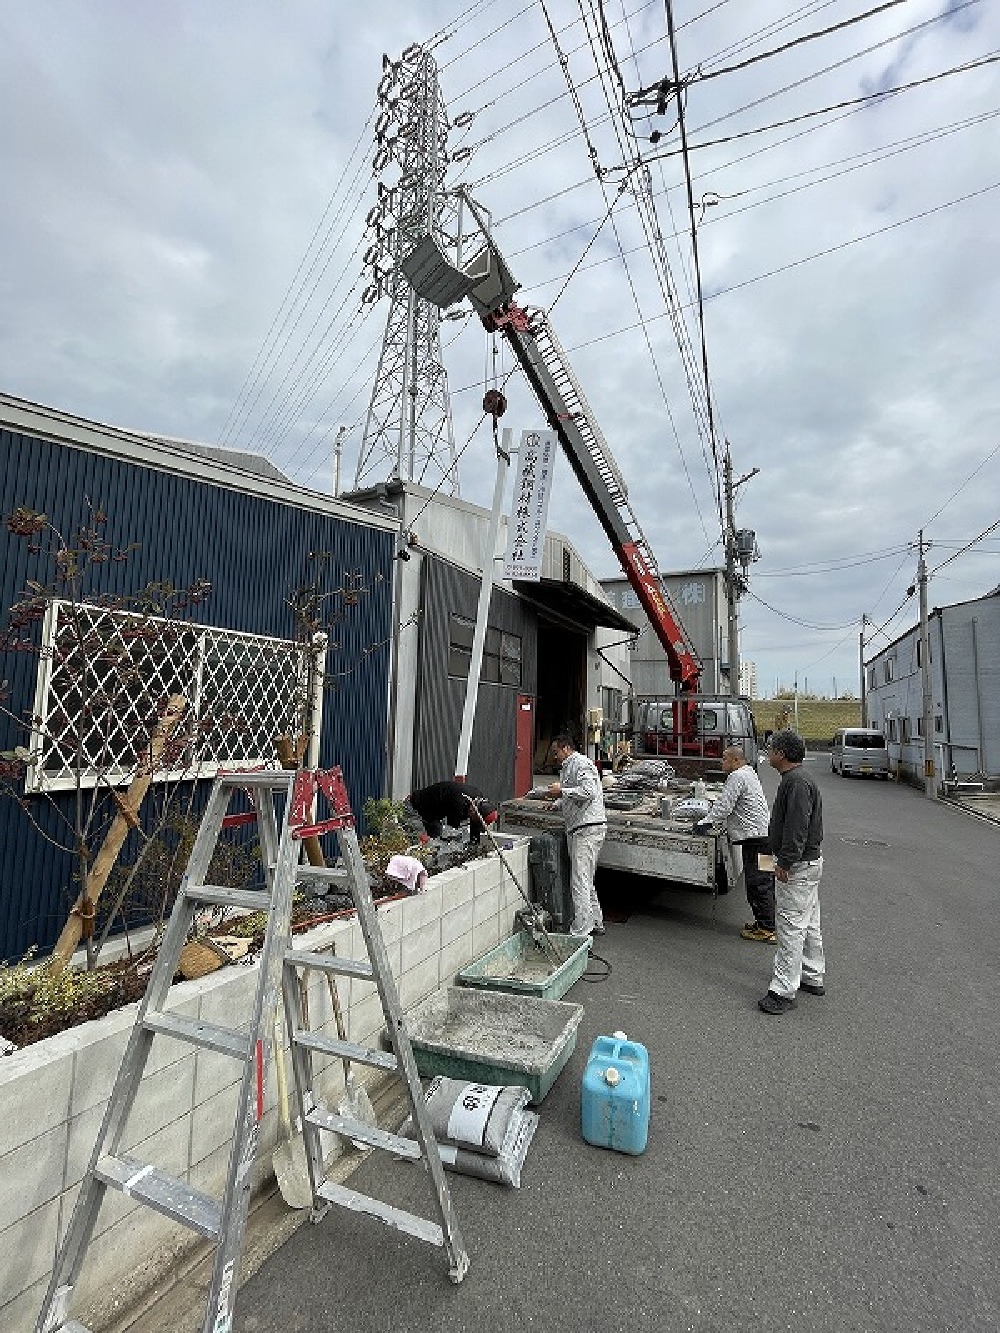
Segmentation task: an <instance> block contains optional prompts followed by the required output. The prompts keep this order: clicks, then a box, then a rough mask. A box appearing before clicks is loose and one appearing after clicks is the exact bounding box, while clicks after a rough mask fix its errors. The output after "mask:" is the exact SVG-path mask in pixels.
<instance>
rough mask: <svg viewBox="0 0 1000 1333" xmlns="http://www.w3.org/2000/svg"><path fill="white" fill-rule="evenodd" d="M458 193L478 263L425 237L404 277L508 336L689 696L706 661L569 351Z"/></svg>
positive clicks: (439, 302) (426, 294)
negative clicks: (526, 305) (523, 297)
mask: <svg viewBox="0 0 1000 1333" xmlns="http://www.w3.org/2000/svg"><path fill="white" fill-rule="evenodd" d="M460 193H461V197H462V201H463V203H464V204H465V205H467V207H468V208H469V210H470V212H471V213H472V216H473V218H474V219H475V222H476V225H477V229H478V241H479V248H478V250H477V251H476V253H475V255H474V256H473V258H472V259H471V260H470V261H469V263H468V264H465V265H463V266H458V265H457V264H452V263H451V262H450V261H449V260H448V259H447V258H446V256H445V255H444V254H443V252H442V251H441V248H440V246H439V245H438V243H437V241H436V240H435V238H434V237H433V236H430V235H427V236H425V237H423V239H422V240H421V241H420V242H419V243H418V244H417V245H416V246H415V247H414V249H413V250H412V251H411V252H410V254H409V255H408V256H407V257H406V258H405V259H404V260H403V263H402V268H403V272H404V274H405V275H406V277H407V280H408V281H409V282H410V284H411V286H412V287H413V289H414V290H415V291H416V293H417V295H418V296H421V297H423V298H424V299H426V300H428V301H430V302H431V303H432V304H434V305H436V306H438V307H439V308H440V309H445V308H447V307H448V306H451V305H455V304H457V302H459V301H462V300H464V299H465V298H466V297H468V298H469V300H470V301H471V303H472V306H473V308H474V309H475V311H476V313H477V314H478V315H479V316H480V318H481V319H482V321H483V323H484V325H485V326H486V328H487V329H488V330H490V331H493V330H500V331H501V332H502V333H503V335H504V337H505V338H506V339H507V341H508V343H509V344H510V346H511V349H512V350H513V352H514V355H515V356H516V357H517V360H518V363H519V364H520V366H521V369H522V370H523V371H524V374H525V376H526V377H527V380H528V383H529V384H530V385H531V387H532V389H533V390H534V392H535V396H536V398H537V399H538V402H539V405H540V406H541V408H542V411H543V412H544V413H545V417H546V419H547V421H548V423H549V426H550V427H551V428H552V429H553V430H554V431H555V432H556V434H557V436H558V437H559V442H560V444H561V445H562V447H563V450H564V452H565V454H566V456H567V458H568V459H569V461H570V465H571V466H572V468H573V471H574V472H575V473H576V476H577V479H578V480H579V482H580V485H581V486H582V487H583V490H584V493H585V495H586V496H587V498H588V499H589V501H590V503H591V506H592V507H593V510H594V513H595V514H596V515H597V518H598V520H599V522H600V524H601V526H602V527H603V528H604V531H605V532H606V533H607V535H608V540H609V541H610V542H611V546H612V549H613V550H614V552H615V555H616V556H617V557H618V561H619V563H620V564H621V567H622V570H623V571H624V573H625V576H626V578H627V579H628V581H629V583H630V584H631V585H632V587H633V589H634V590H635V594H636V596H637V597H638V599H639V602H640V605H641V606H642V608H643V610H644V611H645V612H646V615H647V616H648V617H649V621H650V624H651V625H652V626H653V630H654V631H655V633H656V636H657V638H658V639H659V641H660V643H661V644H662V645H663V647H664V650H665V651H666V654H667V661H668V662H669V666H670V676H671V679H672V680H674V681H676V682H677V684H678V686H679V688H680V690H681V691H682V692H684V693H687V692H689V691H696V690H697V689H698V684H699V681H700V678H701V661H700V659H699V658H698V655H697V653H696V652H695V651H694V648H693V646H692V644H691V641H690V640H689V638H688V636H687V633H686V632H685V630H684V628H683V625H682V624H681V621H680V618H679V616H678V615H677V613H676V611H675V610H674V608H673V606H672V604H671V602H670V597H669V594H668V593H667V590H666V588H665V587H664V586H663V580H662V578H661V577H660V571H659V568H658V566H657V563H656V557H655V556H654V555H653V552H652V549H651V548H650V545H649V543H648V542H647V540H646V538H645V535H644V534H643V531H642V528H641V527H640V526H639V520H638V519H637V518H636V516H635V513H634V511H633V509H632V506H631V504H630V502H629V498H628V488H627V486H626V485H625V481H624V479H623V478H622V475H621V472H620V471H619V470H618V465H617V463H616V462H615V460H614V457H613V455H612V453H611V450H610V448H609V447H608V444H607V441H606V440H605V438H604V436H603V434H602V433H601V428H600V426H599V425H598V423H597V421H596V419H595V417H594V414H593V412H592V411H591V409H590V406H589V404H588V403H587V400H586V398H585V397H584V393H583V390H582V388H581V387H580V385H579V382H578V381H577V379H576V376H575V375H574V374H573V370H572V368H571V366H570V364H569V361H568V359H567V357H566V353H565V352H564V351H563V349H562V347H561V346H560V345H559V341H558V339H557V338H556V335H555V333H554V331H553V329H552V326H551V324H550V323H549V320H548V318H547V316H546V314H545V312H544V311H542V310H531V311H528V310H525V309H523V308H522V307H521V306H518V305H516V304H515V302H514V299H513V298H514V293H515V292H516V291H517V290H518V287H519V285H520V284H519V283H517V282H516V281H515V279H514V277H513V275H512V274H511V272H510V270H509V269H508V267H507V265H506V263H505V261H504V260H503V258H502V257H501V255H500V254H499V252H498V251H497V249H496V247H495V246H494V244H493V241H492V239H491V238H490V234H489V230H488V227H487V224H486V221H485V218H484V215H483V212H482V210H481V209H480V208H479V206H478V205H477V204H476V203H475V202H474V201H473V200H472V199H470V198H469V196H468V194H466V193H465V192H464V191H462V192H460Z"/></svg>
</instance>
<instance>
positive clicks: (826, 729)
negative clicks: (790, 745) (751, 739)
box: [753, 698, 861, 744]
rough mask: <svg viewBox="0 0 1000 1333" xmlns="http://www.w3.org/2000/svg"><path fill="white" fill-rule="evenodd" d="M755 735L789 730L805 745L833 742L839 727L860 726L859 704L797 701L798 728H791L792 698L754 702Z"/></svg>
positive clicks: (849, 700) (793, 715)
mask: <svg viewBox="0 0 1000 1333" xmlns="http://www.w3.org/2000/svg"><path fill="white" fill-rule="evenodd" d="M753 715H754V718H755V719H756V722H757V734H758V735H759V736H760V735H763V733H764V732H765V731H778V730H780V728H781V727H793V728H795V729H796V730H797V731H798V732H799V735H800V736H801V737H802V739H803V740H804V741H805V742H806V744H809V743H810V742H812V743H813V744H816V743H819V742H826V743H827V744H829V743H830V741H832V740H833V737H834V733H835V732H836V731H837V730H838V729H839V728H840V727H859V726H860V725H861V702H860V700H858V699H802V698H800V699H799V704H798V715H799V721H798V727H795V703H794V701H793V700H792V699H758V700H756V701H755V703H754V705H753Z"/></svg>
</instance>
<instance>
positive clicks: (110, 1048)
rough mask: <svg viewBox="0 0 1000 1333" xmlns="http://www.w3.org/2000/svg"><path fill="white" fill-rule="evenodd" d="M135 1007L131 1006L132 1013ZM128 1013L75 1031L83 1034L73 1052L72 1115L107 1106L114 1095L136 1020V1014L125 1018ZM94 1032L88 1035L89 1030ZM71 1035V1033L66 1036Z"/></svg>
mask: <svg viewBox="0 0 1000 1333" xmlns="http://www.w3.org/2000/svg"><path fill="white" fill-rule="evenodd" d="M132 1009H133V1006H132V1005H129V1011H132ZM124 1014H125V1010H119V1011H118V1012H117V1013H114V1014H108V1015H107V1016H106V1017H105V1018H102V1019H100V1021H99V1022H97V1023H84V1024H83V1025H82V1026H81V1027H79V1028H75V1029H74V1030H73V1031H74V1035H76V1034H77V1033H79V1034H80V1040H79V1041H78V1042H77V1043H75V1049H74V1051H73V1057H72V1058H73V1088H72V1091H71V1093H70V1115H74V1116H75V1115H80V1114H81V1113H82V1112H83V1111H89V1110H90V1108H91V1107H92V1106H101V1105H103V1104H104V1103H105V1102H106V1101H107V1100H108V1098H109V1097H110V1095H111V1089H112V1087H113V1086H114V1081H115V1076H116V1075H117V1073H118V1070H119V1068H120V1067H121V1062H122V1056H123V1055H124V1054H125V1043H126V1041H127V1039H128V1034H129V1033H130V1032H131V1030H132V1026H133V1023H134V1020H135V1015H134V1012H130V1013H129V1016H128V1017H127V1018H126V1017H123V1015H124ZM87 1028H90V1029H91V1031H90V1032H87V1031H86V1029H87ZM64 1035H69V1034H64Z"/></svg>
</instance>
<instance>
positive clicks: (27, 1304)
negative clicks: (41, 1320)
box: [0, 1277, 49, 1333]
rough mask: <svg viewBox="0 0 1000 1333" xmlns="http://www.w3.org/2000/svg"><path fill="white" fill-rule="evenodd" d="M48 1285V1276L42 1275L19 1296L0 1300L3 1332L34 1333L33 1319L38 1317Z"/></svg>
mask: <svg viewBox="0 0 1000 1333" xmlns="http://www.w3.org/2000/svg"><path fill="white" fill-rule="evenodd" d="M0 1282H2V1279H0ZM48 1286H49V1282H48V1277H44V1278H42V1280H41V1281H40V1282H35V1283H33V1284H32V1285H31V1286H30V1287H28V1289H27V1290H26V1291H22V1292H21V1294H20V1295H19V1296H15V1297H14V1299H13V1300H12V1301H8V1302H6V1303H4V1302H3V1301H2V1300H0V1328H2V1329H3V1330H4V1333H34V1328H35V1321H36V1320H37V1319H38V1314H39V1311H40V1310H41V1308H42V1301H44V1300H45V1293H46V1292H47V1291H48Z"/></svg>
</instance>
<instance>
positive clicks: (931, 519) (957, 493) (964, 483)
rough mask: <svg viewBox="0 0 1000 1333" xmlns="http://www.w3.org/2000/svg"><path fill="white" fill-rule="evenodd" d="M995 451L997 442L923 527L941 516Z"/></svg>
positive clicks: (998, 451)
mask: <svg viewBox="0 0 1000 1333" xmlns="http://www.w3.org/2000/svg"><path fill="white" fill-rule="evenodd" d="M997 453H1000V444H997V445H994V446H993V448H992V449H991V450H990V452H989V453H988V454H987V455H986V457H985V458H984V459H983V461H982V462H981V463H980V464H979V466H978V467H977V468H973V470H972V471H971V472H970V473H969V475H968V476H967V477H966V479H965V480H964V481H963V482H962V484H961V486H959V488H958V490H957V491H955V492H954V493H953V494H952V495H949V496H948V498H947V500H945V502H944V504H943V505H942V506H941V508H940V509H939V510H938V511H937V513H936V514H932V515H931V516H930V518H929V519H928V520H927V522H926V523H925V524H924V527H925V528H929V527H930V525H931V524H932V523H933V522H934V520H935V519H936V518H939V517H940V516H941V514H943V513H944V511H945V510H946V509H947V508H948V506H949V505H950V504H951V502H952V500H954V499H955V497H956V496H958V495H961V493H962V492H963V491H964V490H965V488H966V486H968V484H969V482H970V481H971V480H972V479H973V477H975V476H978V475H979V473H980V472H982V470H983V468H984V467H985V466H986V464H987V463H988V462H989V461H990V459H991V458H994V457H995V456H996V455H997Z"/></svg>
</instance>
